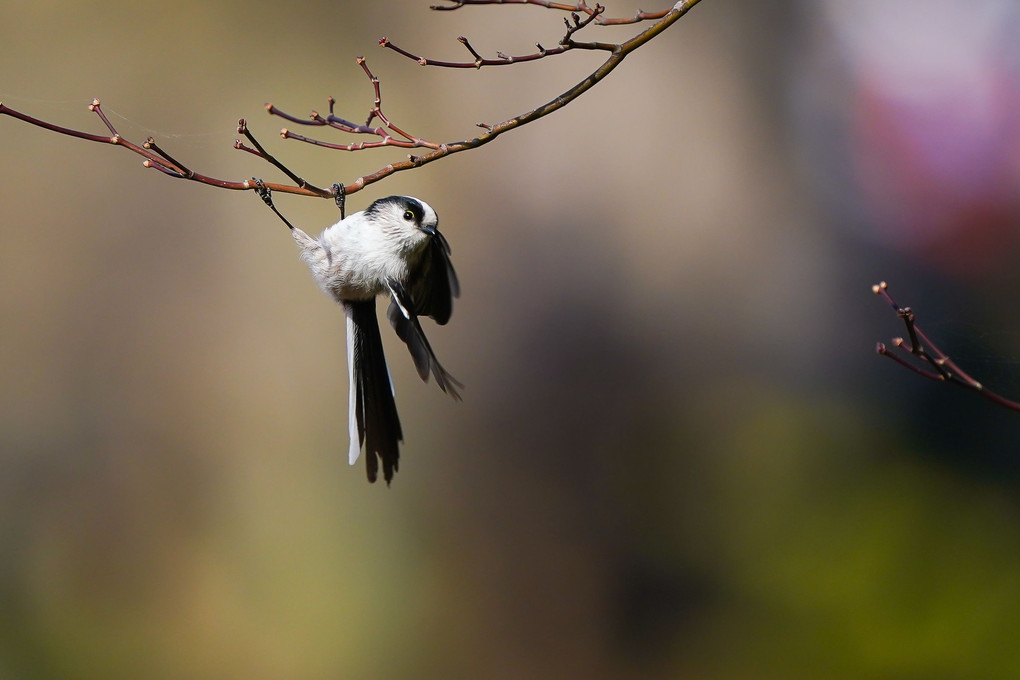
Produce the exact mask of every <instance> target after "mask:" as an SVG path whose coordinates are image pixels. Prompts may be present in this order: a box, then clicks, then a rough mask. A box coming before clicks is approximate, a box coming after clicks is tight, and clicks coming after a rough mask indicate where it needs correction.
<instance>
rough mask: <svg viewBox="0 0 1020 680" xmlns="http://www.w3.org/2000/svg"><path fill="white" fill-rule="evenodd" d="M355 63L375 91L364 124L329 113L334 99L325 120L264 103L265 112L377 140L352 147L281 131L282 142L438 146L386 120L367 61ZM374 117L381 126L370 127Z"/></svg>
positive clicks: (379, 91) (328, 145) (376, 81)
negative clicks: (288, 140)
mask: <svg viewBox="0 0 1020 680" xmlns="http://www.w3.org/2000/svg"><path fill="white" fill-rule="evenodd" d="M357 61H358V65H359V66H361V69H362V70H363V71H364V72H365V75H366V76H368V79H369V81H370V82H371V83H372V88H373V90H374V91H375V99H374V100H373V102H372V108H371V110H369V112H368V119H367V120H366V121H365V124H364V125H358V124H357V123H352V122H351V121H349V120H345V119H343V118H340V117H338V116H336V115H335V114H334V112H333V107H334V105H335V104H336V100H334V99H333V98H332V97H330V98H329V99H328V102H329V115H328V116H327V117H325V118H323V117H322V116H321V115H320V114H319V112H318V111H312V112H311V114H309V117H308V119H307V120H306V119H303V118H298V117H297V116H292V115H291V114H289V113H286V112H284V111H281V110H279V109H278V108H276V107H275V106H273V105H272V104H266V111H267V112H268V113H269V114H270V115H273V116H279V117H280V118H283V119H284V120H289V121H290V122H292V123H297V124H298V125H317V126H328V127H332V128H334V129H337V130H340V131H342V132H347V133H350V134H358V135H373V136H375V137H378V138H379V140H378V141H375V142H355V143H352V144H335V143H332V142H324V141H321V140H317V139H312V138H310V137H306V136H304V135H299V134H296V133H294V132H291V131H290V130H288V129H287V128H283V129H282V130H281V131H280V135H281V136H282V137H283V138H284V139H296V140H298V141H300V142H306V143H308V144H314V145H315V146H321V147H325V148H327V149H335V150H337V151H361V150H363V149H378V148H380V147H384V146H395V147H398V148H405V149H414V148H420V147H425V148H428V149H438V148H439V147H440V146H442V145H441V144H440V143H438V142H430V141H428V140H425V139H421V138H420V137H415V136H414V135H411V134H409V133H407V132H405V131H404V130H402V129H400V128H399V127H397V126H396V125H395V124H394V123H393V122H392V121H390V119H389V118H387V117H386V114H384V113H383V110H382V89H381V87H380V85H379V79H378V78H377V77H376V76H375V75H374V74H373V73H372V71H371V70H369V68H368V62H367V61H366V60H365V58H364V57H358V60H357ZM377 118H378V119H379V122H380V123H382V125H380V126H376V127H372V123H373V121H375V119H377ZM393 135H398V136H399V137H403V139H397V138H395V137H394V136H393Z"/></svg>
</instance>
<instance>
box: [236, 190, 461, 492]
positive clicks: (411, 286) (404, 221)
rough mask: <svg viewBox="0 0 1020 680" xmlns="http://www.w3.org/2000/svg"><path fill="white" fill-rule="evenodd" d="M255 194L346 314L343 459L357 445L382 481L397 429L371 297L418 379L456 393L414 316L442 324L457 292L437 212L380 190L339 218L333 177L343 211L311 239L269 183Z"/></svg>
mask: <svg viewBox="0 0 1020 680" xmlns="http://www.w3.org/2000/svg"><path fill="white" fill-rule="evenodd" d="M255 182H256V192H257V193H258V195H259V196H260V197H261V198H262V200H263V201H265V202H266V205H268V206H269V207H270V208H272V209H273V212H275V213H276V214H277V215H278V216H279V217H280V219H282V220H283V221H284V223H285V224H286V225H287V226H288V227H289V229H290V233H291V235H292V236H293V238H294V242H295V243H296V244H297V246H298V249H299V251H300V258H301V259H302V260H303V261H304V262H305V264H307V265H308V268H309V269H310V270H311V273H312V277H313V278H314V279H315V281H316V283H317V284H318V285H319V288H320V289H322V291H323V292H324V293H326V295H328V296H329V297H330V298H332V299H333V300H334V301H335V302H336V303H337V304H339V305H340V307H341V308H342V309H343V312H344V316H345V317H346V319H347V370H348V377H349V393H348V433H349V435H350V448H349V449H348V456H347V457H348V462H349V464H350V465H354V464H355V463H356V462H357V460H358V458H359V456H360V454H361V451H362V448H364V451H365V466H366V471H367V474H368V481H369V482H373V483H374V482H375V481H376V479H377V477H378V474H379V465H380V463H381V464H382V469H383V477H384V479H385V480H386V484H387V486H389V484H390V482H391V481H392V480H393V475H394V473H396V472H397V469H398V467H399V462H400V443H401V442H402V441H403V432H402V430H401V427H400V418H399V416H398V415H397V406H396V400H395V398H394V394H393V384H392V380H391V378H390V374H389V370H388V368H387V365H386V357H385V355H384V352H383V344H382V336H381V334H380V331H379V322H378V319H377V317H376V298H377V297H379V296H388V297H389V299H390V304H389V308H388V309H387V312H386V317H387V319H388V320H389V322H390V325H391V326H392V327H393V329H394V331H396V334H397V337H399V338H400V339H401V340H402V341H403V342H404V344H405V345H407V349H408V351H409V352H410V354H411V358H412V360H413V362H414V366H415V368H416V369H417V372H418V375H419V376H420V377H421V379H422V380H423V381H425V382H428V380H429V376H430V375H431V376H432V377H434V378H435V381H436V384H437V385H438V386H439V388H440V389H441V390H442V391H443V392H445V393H447V394H449V395H450V396H451V397H453V398H454V399H455V400H457V401H460V399H461V397H460V392H459V391H458V389H459V388H463V384H461V383H460V382H459V381H458V380H457V379H456V378H454V377H453V376H452V375H450V373H449V372H448V371H447V370H446V369H445V368H443V366H442V364H440V363H439V360H438V359H437V358H436V354H435V352H434V351H433V349H432V346H431V345H430V344H429V341H428V338H426V337H425V331H424V330H423V329H422V326H421V322H420V320H419V317H422V316H427V317H429V318H431V319H433V320H434V321H435V322H436V323H437V324H439V325H445V324H446V323H447V322H449V320H450V316H451V314H452V312H453V299H454V298H456V297H459V296H460V283H459V281H458V279H457V274H456V272H455V271H454V269H453V264H452V262H451V260H450V252H451V251H450V244H449V242H448V241H447V240H446V237H445V236H443V234H441V233H440V232H439V217H438V216H437V215H436V211H435V210H434V209H433V208H432V206H430V205H429V204H428V203H426V202H425V201H423V200H421V199H418V198H414V197H411V196H387V197H385V198H380V199H378V200H376V201H374V202H373V203H372V204H371V205H369V206H368V207H367V208H366V209H365V210H362V211H361V212H356V213H354V214H352V215H348V216H346V217H345V216H344V209H343V205H344V192H343V187H342V185H334V192H336V194H335V195H336V197H337V205H338V206H339V207H340V210H341V219H340V220H339V221H338V222H336V223H335V224H333V225H331V226H329V227H326V229H325V230H323V232H322V233H321V234H320V235H319V236H318V237H317V238H313V237H311V236H309V235H308V234H306V233H305V232H304V231H302V230H301V229H299V228H297V227H295V226H293V225H292V224H291V223H290V222H289V221H288V220H287V219H286V218H285V217H283V215H282V214H280V212H279V211H278V210H277V209H276V207H275V205H273V202H272V198H271V194H270V192H269V189H268V187H266V186H265V184H264V183H262V182H261V181H260V180H255Z"/></svg>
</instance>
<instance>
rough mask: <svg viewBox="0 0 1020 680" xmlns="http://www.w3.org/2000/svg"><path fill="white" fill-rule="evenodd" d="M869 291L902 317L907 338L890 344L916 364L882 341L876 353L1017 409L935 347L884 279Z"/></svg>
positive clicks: (926, 374) (920, 372)
mask: <svg viewBox="0 0 1020 680" xmlns="http://www.w3.org/2000/svg"><path fill="white" fill-rule="evenodd" d="M871 291H872V292H873V293H875V294H876V295H879V296H881V297H882V298H883V299H884V300H885V301H886V302H887V303H888V304H889V306H890V307H892V308H893V309H894V310H896V315H897V316H899V317H900V318H901V319H903V323H904V325H905V326H906V329H907V337H908V338H909V341H904V340H903V338H893V345H894V347H895V348H896V349H900V350H902V351H903V353H904V354H905V355H906V357H912V358H914V359H915V361H916V362H917V363H911V362H910V361H908V360H907V359H906V358H904V357H903V356H900V355H897V354H895V353H893V351H892V350H890V349H889V348H888V347H886V346H885V345H884V344H883V343H878V345H877V346H876V347H875V350H876V351H877V352H878V354H880V355H882V356H884V357H888V358H890V359H892V360H893V361H895V362H896V363H898V364H899V365H900V366H903V367H905V368H909V369H910V370H911V371H913V372H915V373H917V374H918V375H920V376H923V377H925V378H928V379H929V380H936V381H939V382H948V383H952V384H954V385H959V386H960V387H965V388H967V389H969V390H973V391H974V392H977V393H978V394H980V395H981V396H983V397H985V398H986V399H988V400H990V401H992V402H994V403H996V404H998V405H999V406H1003V407H1005V408H1008V409H1012V410H1014V411H1020V403H1018V402H1015V401H1012V400H1010V399H1006V398H1005V397H1003V396H1001V395H999V394H996V393H995V392H992V391H991V390H989V389H987V388H986V387H985V386H984V385H982V384H981V383H980V382H978V381H977V380H975V379H974V378H972V377H971V376H970V375H968V374H967V373H965V372H964V371H963V369H962V368H960V367H959V366H958V365H957V364H956V362H955V361H953V360H952V359H950V358H949V357H948V356H947V355H946V354H945V352H943V351H942V350H941V349H939V348H938V346H937V345H936V344H935V343H934V342H932V341H931V338H929V337H928V336H927V335H926V334H925V333H924V331H922V330H921V329H920V328H919V327H918V326H917V318H916V316H915V314H914V312H913V310H912V309H910V307H901V306H900V305H899V304H897V303H896V301H895V300H893V299H892V296H890V295H889V290H888V286H887V285H886V282H885V281H882V282H881V283H878V284H876V285H874V286H872V287H871ZM918 363H919V364H921V366H924V365H928V366H931V367H932V368H934V369H935V371H928V370H925V369H923V368H921V367H920V366H918Z"/></svg>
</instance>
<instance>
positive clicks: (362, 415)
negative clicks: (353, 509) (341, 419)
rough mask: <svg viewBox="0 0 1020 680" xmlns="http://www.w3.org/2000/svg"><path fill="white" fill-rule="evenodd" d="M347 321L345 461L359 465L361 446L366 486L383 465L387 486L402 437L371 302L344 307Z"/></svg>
mask: <svg viewBox="0 0 1020 680" xmlns="http://www.w3.org/2000/svg"><path fill="white" fill-rule="evenodd" d="M344 314H345V315H346V316H347V370H348V373H349V377H350V398H349V408H350V413H349V420H348V428H349V430H350V435H351V447H350V451H349V452H348V461H349V462H350V464H351V465H354V463H355V462H356V461H357V460H358V455H359V454H360V453H361V446H362V444H364V446H365V465H366V468H367V471H368V481H370V482H374V481H375V480H376V477H377V476H378V473H379V459H382V465H383V477H384V478H385V479H386V483H387V484H389V483H390V480H392V479H393V473H394V472H396V471H397V467H398V463H399V461H400V442H401V441H402V440H403V438H404V435H403V433H402V432H401V429H400V418H399V417H398V416H397V404H396V401H394V399H393V385H392V383H391V382H390V374H389V371H388V370H387V368H386V356H385V355H384V353H383V345H382V337H381V336H380V334H379V321H378V319H377V318H376V315H375V299H374V298H373V299H371V300H363V301H354V302H344Z"/></svg>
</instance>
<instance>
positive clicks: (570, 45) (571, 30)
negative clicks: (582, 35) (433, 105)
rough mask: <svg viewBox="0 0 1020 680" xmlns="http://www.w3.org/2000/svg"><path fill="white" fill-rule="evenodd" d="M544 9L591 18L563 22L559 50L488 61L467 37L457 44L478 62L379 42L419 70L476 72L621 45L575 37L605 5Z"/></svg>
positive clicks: (499, 54)
mask: <svg viewBox="0 0 1020 680" xmlns="http://www.w3.org/2000/svg"><path fill="white" fill-rule="evenodd" d="M487 4H491V3H487ZM582 5H583V3H582ZM543 6H544V7H554V8H555V9H575V10H578V11H584V12H585V13H586V15H587V16H585V18H584V19H582V18H581V15H580V14H578V13H577V11H573V12H571V13H570V19H568V18H566V17H564V18H563V22H564V23H565V24H566V27H567V31H566V33H564V35H563V37H562V38H560V42H559V46H558V47H554V48H552V49H549V50H547V49H545V48H544V47H542V46H541V45H540V44H538V43H535V47H537V48H538V52H535V53H532V54H522V55H516V56H510V55H507V54H503V53H502V52H497V53H496V58H495V59H486V58H485V57H483V56H482V55H481V54H479V53H478V52H477V51H476V50H475V48H474V47H472V46H471V43H470V42H468V39H467V38H465V37H464V36H460V37H459V38H457V42H459V43H460V44H461V45H463V46H464V47H465V48H466V49H467V51H468V52H470V53H471V56H472V57H474V61H441V60H439V59H428V58H426V57H419V56H418V55H416V54H412V53H411V52H409V51H407V50H405V49H404V48H402V47H399V46H397V45H394V44H393V43H392V42H390V39H389V38H386V37H383V38H379V45H380V46H381V47H385V48H387V49H390V50H393V51H394V52H396V53H397V54H401V55H403V56H405V57H407V58H408V59H413V60H414V61H415V62H417V63H418V65H419V66H437V67H439V68H473V69H480V68H482V67H483V66H508V65H510V64H516V63H519V62H522V61H537V60H539V59H545V58H546V57H552V56H555V55H557V54H563V53H564V52H567V51H569V50H572V49H575V48H577V49H585V50H604V51H606V52H612V51H613V50H615V49H616V48H617V47H618V45H616V44H614V43H600V42H575V41H574V34H575V33H577V32H578V31H580V30H581V29H583V28H585V27H586V26H588V25H590V24H591V23H592V22H597V21H598V20H599V19H600V18H601V17H602V14H603V12H605V11H606V8H605V7H603V6H602V5H599V4H596V5H595V7H592V8H589V7H587V6H586V5H585V6H583V10H582V8H581V7H567V6H565V5H555V6H554V5H552V4H545V5H543ZM432 9H457V7H442V8H439V7H436V6H435V5H433V6H432ZM666 14H667V12H663V13H662V15H660V16H665V15H666Z"/></svg>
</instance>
